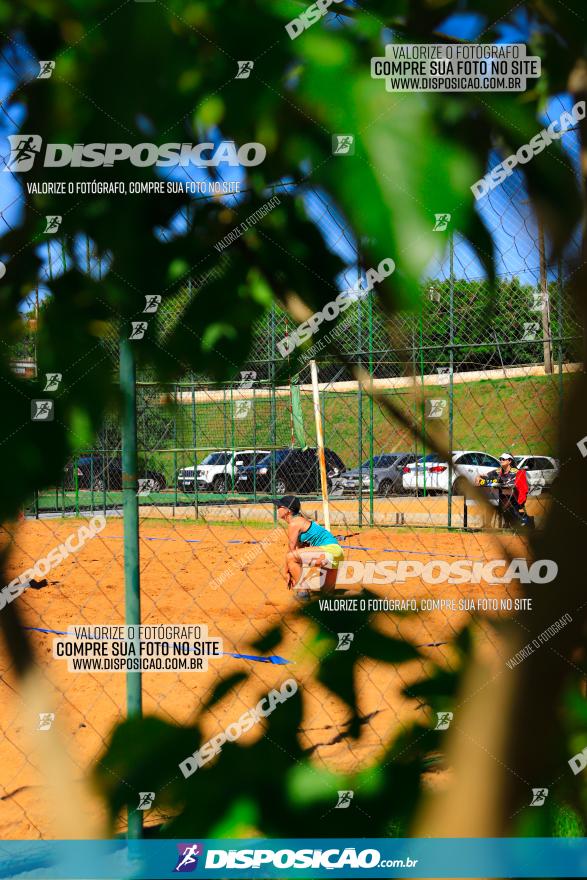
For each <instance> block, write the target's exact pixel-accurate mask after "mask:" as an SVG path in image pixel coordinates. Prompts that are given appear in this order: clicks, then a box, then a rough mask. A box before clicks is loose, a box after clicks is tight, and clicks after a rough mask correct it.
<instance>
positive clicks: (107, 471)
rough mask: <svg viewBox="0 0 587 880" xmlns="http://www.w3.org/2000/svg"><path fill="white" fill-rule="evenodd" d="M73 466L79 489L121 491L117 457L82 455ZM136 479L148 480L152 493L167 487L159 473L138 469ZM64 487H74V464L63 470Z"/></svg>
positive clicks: (119, 465) (120, 470)
mask: <svg viewBox="0 0 587 880" xmlns="http://www.w3.org/2000/svg"><path fill="white" fill-rule="evenodd" d="M75 466H76V467H77V486H78V488H79V489H94V491H95V492H102V491H103V490H104V489H109V490H113V489H122V459H121V458H120V457H119V456H116V457H114V458H107V457H106V456H102V455H83V456H81V457H80V458H78V459H76V460H75ZM138 478H139V480H149V481H150V485H149V488H150V489H151V491H153V492H159V491H161V489H165V487H166V485H167V483H166V480H165V477H164V476H163V474H161V473H159V471H153V470H150V469H141V468H139V476H138ZM65 485H66V487H68V488H70V489H71V488H74V487H75V485H76V474H75V473H74V462H70V463H69V464H68V465H67V467H66V468H65Z"/></svg>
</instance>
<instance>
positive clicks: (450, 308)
mask: <svg viewBox="0 0 587 880" xmlns="http://www.w3.org/2000/svg"><path fill="white" fill-rule="evenodd" d="M448 247H449V267H450V275H449V289H448V295H449V302H448V313H449V318H448V322H449V346H448V358H449V361H448V522H447V525H448V528H449V529H450V528H452V474H453V467H452V451H453V416H454V381H453V380H454V344H455V314H454V311H455V273H454V257H455V252H454V237H453V233H452V230H451V232H449V234H448ZM465 500H466V499H465Z"/></svg>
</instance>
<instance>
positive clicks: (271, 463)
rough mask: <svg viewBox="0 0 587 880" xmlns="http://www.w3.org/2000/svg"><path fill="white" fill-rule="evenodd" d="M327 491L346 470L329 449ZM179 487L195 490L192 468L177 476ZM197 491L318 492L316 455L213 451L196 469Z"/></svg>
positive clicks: (299, 451)
mask: <svg viewBox="0 0 587 880" xmlns="http://www.w3.org/2000/svg"><path fill="white" fill-rule="evenodd" d="M324 453H325V459H326V471H327V478H328V481H329V488H331V487H332V481H333V479H334V478H335V477H336V476H337V475H338V474H340V473H342V472H343V471H344V470H345V466H344V464H343V462H342V461H341V459H340V458H339V457H338V455H337V454H336V453H335V452H332V450H331V449H325V450H324ZM177 483H178V486H179V488H180V489H181V490H182V491H184V492H193V491H194V468H193V467H185V468H182V469H181V470H180V471H179V474H178V477H177ZM196 483H197V488H198V491H202V492H206V491H207V492H227V491H229V490H231V489H232V488H233V487H234V491H236V492H243V493H250V492H263V493H265V492H269V491H272V490H274V491H275V492H276V493H277V494H278V495H284V494H285V493H286V492H299V493H301V494H304V493H308V492H317V491H318V490H319V488H320V470H319V465H318V453H317V450H316V449H315V448H308V449H291V448H289V447H286V448H283V449H274V450H271V451H270V450H267V449H257V450H253V449H246V450H243V451H239V452H230V451H224V452H212V453H210V454H209V455H207V456H206V458H205V459H204V460H203V461H202V463H201V464H199V465H198V466H197V467H196Z"/></svg>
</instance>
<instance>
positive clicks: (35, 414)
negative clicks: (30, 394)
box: [31, 400, 54, 422]
mask: <svg viewBox="0 0 587 880" xmlns="http://www.w3.org/2000/svg"><path fill="white" fill-rule="evenodd" d="M53 407H54V403H53V401H52V400H31V419H32V420H33V422H52V421H53V418H54V413H53Z"/></svg>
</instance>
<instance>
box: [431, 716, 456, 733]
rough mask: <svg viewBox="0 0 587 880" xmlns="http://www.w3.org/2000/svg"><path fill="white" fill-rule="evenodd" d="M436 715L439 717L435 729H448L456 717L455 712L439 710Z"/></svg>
mask: <svg viewBox="0 0 587 880" xmlns="http://www.w3.org/2000/svg"><path fill="white" fill-rule="evenodd" d="M436 716H437V718H438V721H437V722H436V727H435V728H434V730H448V728H449V727H450V722H451V721H452V719H453V717H454V716H453V713H452V712H437V713H436Z"/></svg>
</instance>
